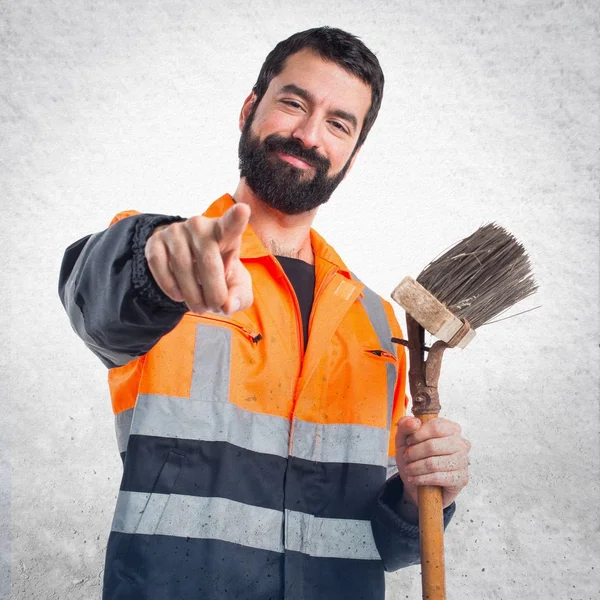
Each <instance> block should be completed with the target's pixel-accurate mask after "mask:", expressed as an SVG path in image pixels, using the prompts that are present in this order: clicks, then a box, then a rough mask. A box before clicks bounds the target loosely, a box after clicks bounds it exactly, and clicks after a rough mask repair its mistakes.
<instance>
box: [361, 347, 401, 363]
mask: <svg viewBox="0 0 600 600" xmlns="http://www.w3.org/2000/svg"><path fill="white" fill-rule="evenodd" d="M365 352H366V353H367V354H370V355H371V356H379V357H380V358H384V359H387V360H391V361H393V362H398V359H397V358H396V357H395V356H394V355H393V354H392V353H391V352H388V351H387V350H365Z"/></svg>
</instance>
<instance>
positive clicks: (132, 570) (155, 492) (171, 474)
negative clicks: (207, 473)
mask: <svg viewBox="0 0 600 600" xmlns="http://www.w3.org/2000/svg"><path fill="white" fill-rule="evenodd" d="M184 461H185V454H183V453H182V452H181V451H179V450H176V449H174V448H172V449H171V450H169V453H168V455H167V457H166V459H165V462H164V463H163V465H162V467H161V469H160V472H159V474H158V477H157V478H156V481H155V483H154V486H153V488H152V492H151V493H150V494H149V496H148V498H147V500H146V502H145V504H144V505H143V508H141V510H140V509H139V508H138V509H137V510H138V512H139V519H138V521H137V524H136V526H135V527H134V528H133V530H132V531H131V532H130V534H129V536H128V537H129V540H128V541H127V544H126V547H125V548H124V551H123V555H122V561H123V562H122V563H121V564H122V571H121V575H122V576H123V577H124V578H125V579H127V580H129V581H130V582H132V583H136V582H137V583H139V582H138V579H139V577H140V572H143V571H144V567H143V565H144V562H145V559H144V557H145V556H147V553H148V552H149V550H148V545H149V543H150V541H149V540H151V539H152V538H148V537H146V536H154V534H155V533H156V531H157V529H158V527H159V524H160V522H161V519H162V517H163V515H164V513H165V509H166V508H167V505H168V503H169V500H170V498H171V492H172V490H173V488H174V487H175V482H176V481H177V477H178V476H179V472H180V471H181V468H182V466H183V463H184ZM132 508H133V506H132Z"/></svg>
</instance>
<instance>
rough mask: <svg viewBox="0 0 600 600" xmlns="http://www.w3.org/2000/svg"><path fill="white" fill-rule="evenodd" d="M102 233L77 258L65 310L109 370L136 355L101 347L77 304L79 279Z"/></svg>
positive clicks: (87, 244) (86, 343)
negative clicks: (77, 283) (90, 333)
mask: <svg viewBox="0 0 600 600" xmlns="http://www.w3.org/2000/svg"><path fill="white" fill-rule="evenodd" d="M101 235H102V234H101V233H95V234H94V235H92V236H90V238H89V239H88V241H87V242H86V244H85V246H84V248H83V250H82V251H81V254H80V255H79V257H78V258H77V261H76V262H75V266H74V267H73V270H72V272H71V276H70V277H69V280H68V281H67V283H66V285H65V295H64V301H65V310H66V311H67V315H69V320H70V321H71V327H73V329H74V331H75V333H76V334H77V335H78V336H79V337H80V338H81V339H82V340H83V341H84V343H85V345H86V346H87V347H88V348H89V349H90V350H91V351H92V352H93V353H94V354H96V355H97V356H99V357H100V358H102V359H103V360H104V362H105V364H106V365H107V366H108V367H109V368H113V367H121V366H123V365H125V364H127V363H128V362H129V361H131V360H133V359H134V358H136V356H135V355H132V354H126V353H124V352H116V351H114V350H107V349H106V348H103V347H102V346H99V345H98V344H97V343H96V342H95V341H94V340H93V339H92V338H91V336H90V335H89V334H88V332H87V329H86V328H85V321H84V318H83V313H82V312H81V309H80V308H79V306H77V303H76V302H75V284H76V282H77V280H78V279H79V273H80V271H81V269H82V266H83V264H84V263H85V261H86V259H87V257H88V255H89V254H90V252H91V251H92V248H93V247H94V245H95V244H96V242H97V239H98V238H99V237H100V236H101Z"/></svg>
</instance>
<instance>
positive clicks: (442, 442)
mask: <svg viewBox="0 0 600 600" xmlns="http://www.w3.org/2000/svg"><path fill="white" fill-rule="evenodd" d="M466 453H467V446H466V444H465V440H463V439H462V438H461V437H459V436H448V437H442V438H430V439H428V440H425V441H424V442H420V443H419V444H416V445H414V446H408V447H407V448H406V449H405V450H404V459H405V461H406V462H407V463H410V462H415V461H417V460H423V459H424V458H428V457H430V456H444V455H447V454H466Z"/></svg>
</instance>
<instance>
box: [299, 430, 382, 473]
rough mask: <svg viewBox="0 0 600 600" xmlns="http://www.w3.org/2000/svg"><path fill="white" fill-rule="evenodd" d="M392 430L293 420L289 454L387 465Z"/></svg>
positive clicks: (326, 459) (304, 457)
mask: <svg viewBox="0 0 600 600" xmlns="http://www.w3.org/2000/svg"><path fill="white" fill-rule="evenodd" d="M389 435H390V434H389V431H388V430H387V429H383V428H379V427H368V426H366V425H339V424H328V425H324V424H322V423H310V422H308V421H301V420H300V419H294V430H293V438H292V447H291V449H290V455H291V456H295V457H297V458H303V459H305V460H311V461H317V462H339V463H343V462H347V463H357V464H365V465H379V466H385V465H386V464H387V451H388V442H389Z"/></svg>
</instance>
